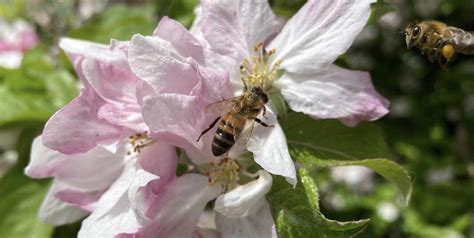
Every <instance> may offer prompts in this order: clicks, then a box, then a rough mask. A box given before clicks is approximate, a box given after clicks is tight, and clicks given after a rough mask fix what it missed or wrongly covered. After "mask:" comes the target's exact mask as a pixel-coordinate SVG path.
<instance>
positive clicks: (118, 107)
mask: <svg viewBox="0 0 474 238" xmlns="http://www.w3.org/2000/svg"><path fill="white" fill-rule="evenodd" d="M97 116H98V117H99V118H101V119H104V120H107V121H108V122H110V123H112V124H114V125H117V126H123V127H126V128H129V129H131V130H134V131H148V126H147V125H146V124H145V121H144V120H143V116H142V112H141V108H140V106H139V105H138V103H135V104H111V103H108V104H104V105H103V106H102V107H100V109H99V113H98V115H97Z"/></svg>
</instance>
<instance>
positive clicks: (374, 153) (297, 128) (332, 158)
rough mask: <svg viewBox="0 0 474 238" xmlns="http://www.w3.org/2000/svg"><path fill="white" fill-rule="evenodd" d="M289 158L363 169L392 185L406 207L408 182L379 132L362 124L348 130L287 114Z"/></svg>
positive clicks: (314, 164) (331, 122)
mask: <svg viewBox="0 0 474 238" xmlns="http://www.w3.org/2000/svg"><path fill="white" fill-rule="evenodd" d="M283 128H284V130H285V134H286V136H287V140H288V145H289V148H290V154H291V156H292V158H293V159H295V160H296V161H297V162H298V163H301V164H302V165H304V166H306V167H331V166H345V165H360V166H366V167H368V168H371V169H373V170H374V171H375V172H377V173H379V174H380V175H382V176H383V177H385V178H386V179H388V180H389V181H390V182H392V183H394V184H395V185H396V186H397V187H398V188H399V189H400V191H401V192H402V194H403V196H404V197H405V200H406V202H407V203H408V201H409V199H410V195H411V189H412V187H411V179H410V176H409V175H408V173H407V172H406V171H405V169H403V168H402V167H401V166H400V165H398V164H396V163H395V162H393V161H390V160H387V159H386V158H389V157H390V155H389V153H388V150H387V146H386V145H385V142H384V140H383V137H382V135H381V133H380V131H379V130H378V128H377V127H376V126H374V125H372V124H368V123H364V124H361V125H358V126H357V127H355V128H349V127H346V126H344V125H342V124H341V123H340V122H338V121H335V120H320V121H314V120H313V119H311V118H309V117H307V116H304V115H303V114H296V113H293V114H289V116H288V123H285V122H283Z"/></svg>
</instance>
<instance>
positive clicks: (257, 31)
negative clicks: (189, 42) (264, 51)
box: [201, 0, 280, 63]
mask: <svg viewBox="0 0 474 238" xmlns="http://www.w3.org/2000/svg"><path fill="white" fill-rule="evenodd" d="M201 6H202V14H203V23H202V26H203V27H202V31H203V33H204V37H205V38H206V39H207V41H208V42H209V43H210V45H211V46H212V48H213V49H215V50H216V52H218V53H220V54H224V55H231V56H232V58H234V59H235V60H237V61H238V62H239V63H240V61H241V60H242V59H243V57H246V56H249V55H251V53H252V49H253V47H255V46H256V45H257V44H258V43H263V42H265V40H266V39H267V38H268V37H269V36H271V35H272V34H274V33H276V32H277V31H278V29H279V28H280V24H279V22H278V21H277V20H276V17H275V15H274V14H273V12H272V10H271V8H270V5H269V4H268V1H267V0H245V1H233V0H206V1H202V3H201Z"/></svg>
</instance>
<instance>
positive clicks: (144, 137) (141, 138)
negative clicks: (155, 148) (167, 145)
mask: <svg viewBox="0 0 474 238" xmlns="http://www.w3.org/2000/svg"><path fill="white" fill-rule="evenodd" d="M128 142H129V144H130V148H129V150H128V151H127V155H132V154H134V155H135V154H139V153H140V152H141V151H142V150H143V148H145V147H146V146H149V145H151V144H153V143H155V140H154V139H152V138H150V137H148V134H147V133H146V132H143V133H137V134H135V135H131V136H129V137H128Z"/></svg>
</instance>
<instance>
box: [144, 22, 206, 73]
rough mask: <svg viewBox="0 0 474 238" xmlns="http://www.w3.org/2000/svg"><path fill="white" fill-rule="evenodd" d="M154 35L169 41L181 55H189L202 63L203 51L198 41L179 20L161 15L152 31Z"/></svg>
mask: <svg viewBox="0 0 474 238" xmlns="http://www.w3.org/2000/svg"><path fill="white" fill-rule="evenodd" d="M153 35H154V36H157V37H160V38H161V39H163V40H166V41H168V42H170V43H171V44H172V45H173V47H174V48H175V49H176V51H178V52H179V54H181V55H182V56H183V57H191V58H193V59H194V60H196V62H198V63H199V64H202V65H204V52H203V49H202V46H201V44H200V43H199V41H198V40H197V39H196V38H195V37H194V36H193V35H191V33H190V32H189V31H188V30H187V29H186V28H184V27H183V26H182V25H181V24H180V23H179V22H177V21H175V20H172V19H170V18H169V17H163V18H162V19H161V21H160V23H159V25H158V27H157V28H156V29H155V31H154V32H153Z"/></svg>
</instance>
